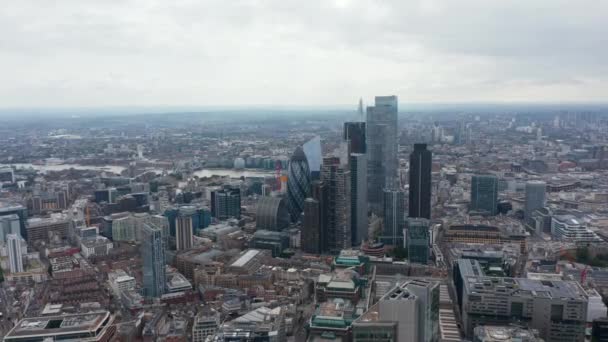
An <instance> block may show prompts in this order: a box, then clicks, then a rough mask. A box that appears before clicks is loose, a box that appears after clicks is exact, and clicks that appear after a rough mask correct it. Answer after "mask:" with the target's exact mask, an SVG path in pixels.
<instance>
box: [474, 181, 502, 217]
mask: <svg viewBox="0 0 608 342" xmlns="http://www.w3.org/2000/svg"><path fill="white" fill-rule="evenodd" d="M471 210H473V211H480V212H484V213H488V214H490V215H496V211H497V210H498V178H497V177H496V176H493V175H473V177H471Z"/></svg>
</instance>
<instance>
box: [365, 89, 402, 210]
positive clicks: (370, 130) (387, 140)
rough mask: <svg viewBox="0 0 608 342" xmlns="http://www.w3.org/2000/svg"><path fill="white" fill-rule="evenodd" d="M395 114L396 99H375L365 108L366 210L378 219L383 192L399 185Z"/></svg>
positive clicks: (380, 97)
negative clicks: (370, 105) (366, 157)
mask: <svg viewBox="0 0 608 342" xmlns="http://www.w3.org/2000/svg"><path fill="white" fill-rule="evenodd" d="M397 112H398V107H397V97H396V96H376V98H375V105H374V106H373V107H367V122H366V139H367V142H366V149H367V155H368V164H367V165H368V173H367V175H368V182H367V189H368V191H367V194H368V200H369V209H370V210H371V211H372V212H373V213H375V214H376V215H377V216H382V214H383V213H382V207H383V204H382V200H383V191H384V189H394V188H396V187H397V186H398V177H397V174H398V167H399V161H398V156H397V145H398V141H397V130H398V125H397V114H398V113H397Z"/></svg>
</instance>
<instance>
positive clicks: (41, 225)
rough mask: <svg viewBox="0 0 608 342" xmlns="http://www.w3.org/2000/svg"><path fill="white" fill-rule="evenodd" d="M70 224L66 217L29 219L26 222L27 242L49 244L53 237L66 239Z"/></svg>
mask: <svg viewBox="0 0 608 342" xmlns="http://www.w3.org/2000/svg"><path fill="white" fill-rule="evenodd" d="M70 224H71V222H70V220H69V219H68V217H67V216H52V217H49V218H38V217H35V218H31V219H29V220H27V226H26V227H27V228H26V231H27V236H28V238H27V241H28V242H29V243H33V242H35V241H45V242H49V241H51V239H52V238H54V237H57V238H59V239H61V240H63V239H66V238H67V237H68V232H69V231H70Z"/></svg>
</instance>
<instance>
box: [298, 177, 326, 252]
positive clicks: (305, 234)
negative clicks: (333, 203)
mask: <svg viewBox="0 0 608 342" xmlns="http://www.w3.org/2000/svg"><path fill="white" fill-rule="evenodd" d="M327 203H328V197H327V186H326V185H325V183H323V182H321V181H313V182H312V185H311V197H309V198H307V199H306V200H305V201H304V216H303V217H302V236H301V246H302V247H301V248H302V251H304V252H306V253H313V254H320V253H323V252H324V251H326V248H327V241H326V227H327V219H328V217H327V214H326V212H327Z"/></svg>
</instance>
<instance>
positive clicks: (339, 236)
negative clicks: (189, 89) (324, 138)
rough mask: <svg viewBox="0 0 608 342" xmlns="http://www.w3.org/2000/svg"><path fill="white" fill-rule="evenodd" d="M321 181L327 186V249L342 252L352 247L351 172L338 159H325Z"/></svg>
mask: <svg viewBox="0 0 608 342" xmlns="http://www.w3.org/2000/svg"><path fill="white" fill-rule="evenodd" d="M321 180H322V181H323V182H324V183H325V184H327V211H326V215H327V225H326V227H327V228H326V229H325V232H326V237H325V238H326V241H327V249H328V250H330V251H334V252H337V251H340V250H342V249H346V248H350V247H351V245H352V241H351V239H352V233H351V231H350V230H351V224H350V219H351V212H350V211H351V206H350V200H351V197H350V185H351V183H350V171H349V170H348V169H347V168H346V167H345V166H344V165H341V164H340V159H339V158H338V157H327V158H324V159H323V167H322V168H321Z"/></svg>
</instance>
